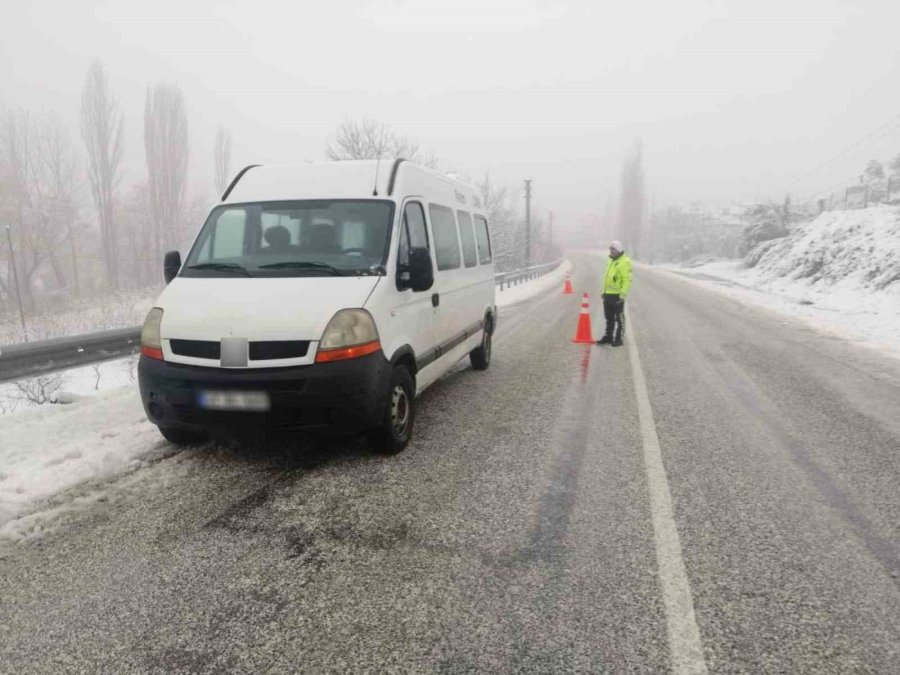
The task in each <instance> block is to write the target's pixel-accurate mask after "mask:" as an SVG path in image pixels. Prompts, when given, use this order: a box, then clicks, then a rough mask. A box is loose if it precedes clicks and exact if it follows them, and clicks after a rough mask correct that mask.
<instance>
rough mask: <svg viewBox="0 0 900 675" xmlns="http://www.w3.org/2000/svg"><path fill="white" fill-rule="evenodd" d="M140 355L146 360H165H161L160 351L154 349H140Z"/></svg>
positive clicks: (161, 354)
mask: <svg viewBox="0 0 900 675" xmlns="http://www.w3.org/2000/svg"><path fill="white" fill-rule="evenodd" d="M141 354H143V355H144V356H146V357H147V358H148V359H156V360H157V361H165V359H164V358H163V353H162V349H157V348H156V347H141Z"/></svg>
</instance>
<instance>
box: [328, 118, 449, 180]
mask: <svg viewBox="0 0 900 675" xmlns="http://www.w3.org/2000/svg"><path fill="white" fill-rule="evenodd" d="M325 154H326V156H327V157H328V159H332V160H336V161H339V160H345V159H381V158H385V157H402V158H403V159H408V160H411V161H414V162H417V163H419V164H423V165H424V166H428V167H431V168H435V167H436V166H437V163H438V162H437V159H435V157H434V155H432V154H430V153H426V152H424V151H422V149H421V148H420V147H419V142H418V141H416V140H415V139H414V138H410V137H409V136H401V135H400V134H398V133H397V132H395V131H394V130H393V129H391V127H390V126H388V125H387V124H385V123H384V122H378V121H375V120H369V119H362V120H358V121H352V120H345V121H343V122H341V124H340V125H339V126H338V128H337V130H336V131H335V133H334V135H333V136H332V138H331V140H330V141H329V143H328V148H327V149H326V150H325Z"/></svg>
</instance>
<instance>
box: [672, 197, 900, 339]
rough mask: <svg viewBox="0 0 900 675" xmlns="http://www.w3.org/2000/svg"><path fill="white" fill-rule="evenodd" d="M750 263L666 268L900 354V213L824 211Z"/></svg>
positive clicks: (885, 208) (887, 208) (887, 210)
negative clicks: (749, 265)
mask: <svg viewBox="0 0 900 675" xmlns="http://www.w3.org/2000/svg"><path fill="white" fill-rule="evenodd" d="M748 259H749V260H751V262H755V263H756V265H755V267H747V263H746V262H745V261H743V260H725V261H718V262H712V263H708V264H705V265H697V266H692V267H691V268H690V269H689V270H687V269H684V268H679V267H674V266H666V267H667V268H668V269H670V270H672V271H676V272H678V273H679V274H681V275H683V276H687V277H690V278H693V279H695V280H697V281H700V282H704V283H707V284H713V285H716V286H718V287H720V288H721V289H722V290H723V291H724V292H726V293H729V294H730V295H732V296H735V297H737V298H739V299H741V300H744V301H748V302H751V303H754V304H757V305H763V306H767V307H770V308H772V309H776V310H779V311H782V312H785V313H789V314H792V315H794V316H799V317H802V318H804V319H806V320H807V321H808V322H810V323H812V324H813V325H814V326H815V327H817V328H819V329H822V330H826V331H828V332H830V333H832V334H836V335H839V336H841V337H844V338H847V339H850V340H854V341H860V342H867V343H871V345H872V346H875V347H879V348H887V350H889V351H892V352H895V356H896V355H898V354H900V208H898V207H896V206H879V207H875V208H871V209H864V210H860V211H840V212H837V211H834V212H831V213H823V214H822V215H821V216H819V217H818V218H816V219H815V220H814V221H812V222H811V223H809V224H807V225H804V226H802V227H801V228H798V229H797V230H796V231H794V232H793V233H792V234H791V235H790V236H788V237H784V238H782V239H777V240H774V241H771V242H766V243H764V244H761V245H760V246H758V247H757V248H755V249H754V250H753V251H752V252H751V253H750V255H749V256H748Z"/></svg>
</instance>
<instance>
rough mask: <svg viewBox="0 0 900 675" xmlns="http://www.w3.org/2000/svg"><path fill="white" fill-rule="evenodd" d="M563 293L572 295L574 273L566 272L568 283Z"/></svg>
mask: <svg viewBox="0 0 900 675" xmlns="http://www.w3.org/2000/svg"><path fill="white" fill-rule="evenodd" d="M563 295H572V273H571V272H566V285H565V287H563Z"/></svg>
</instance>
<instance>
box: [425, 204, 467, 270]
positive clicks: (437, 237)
mask: <svg viewBox="0 0 900 675" xmlns="http://www.w3.org/2000/svg"><path fill="white" fill-rule="evenodd" d="M428 213H429V215H430V216H431V231H432V233H433V234H434V256H435V258H436V259H437V266H438V269H439V270H455V269H457V268H458V267H459V266H460V260H461V256H460V255H459V234H458V232H457V229H456V218H454V217H453V210H452V209H448V208H447V207H446V206H439V205H438V204H429V205H428Z"/></svg>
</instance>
